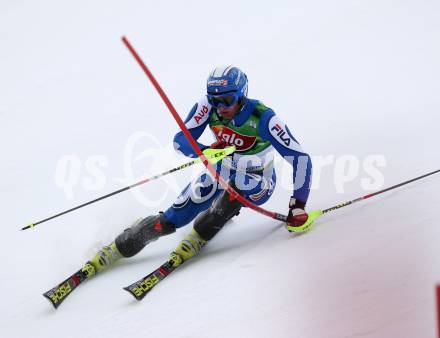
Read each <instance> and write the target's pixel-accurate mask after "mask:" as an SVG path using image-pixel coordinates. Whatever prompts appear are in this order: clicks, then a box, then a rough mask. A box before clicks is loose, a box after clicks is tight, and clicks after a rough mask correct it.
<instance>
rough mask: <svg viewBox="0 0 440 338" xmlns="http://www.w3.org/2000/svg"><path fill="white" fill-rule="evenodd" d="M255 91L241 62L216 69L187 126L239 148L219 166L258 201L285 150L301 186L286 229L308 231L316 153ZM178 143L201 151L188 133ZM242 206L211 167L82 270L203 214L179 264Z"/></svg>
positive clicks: (266, 194)
mask: <svg viewBox="0 0 440 338" xmlns="http://www.w3.org/2000/svg"><path fill="white" fill-rule="evenodd" d="M247 92H248V79H247V76H246V75H245V74H244V73H243V72H242V71H241V70H240V69H239V68H237V67H233V66H228V67H217V68H215V69H214V70H213V71H212V72H211V73H210V75H209V77H208V80H207V94H206V95H205V96H203V97H202V99H201V100H200V101H199V102H198V103H196V104H195V105H194V106H193V108H192V109H191V111H190V113H189V115H188V117H187V118H186V120H185V124H186V127H187V128H188V130H189V131H190V133H191V135H192V136H193V137H194V139H196V140H197V139H198V138H199V137H200V136H201V135H202V133H203V131H204V130H205V129H206V127H208V126H209V128H210V129H211V130H212V132H213V133H214V135H215V137H216V139H217V141H216V142H215V143H213V144H211V146H209V147H208V146H206V145H203V144H200V143H199V146H200V148H201V149H202V150H203V151H204V152H206V151H207V149H219V148H224V147H227V146H231V145H233V146H235V148H236V151H235V153H234V154H232V155H230V156H228V157H226V158H224V159H223V160H222V161H221V162H219V163H217V165H216V170H217V172H218V173H219V174H220V175H221V176H222V177H223V178H224V179H225V180H227V181H228V182H229V184H230V185H231V186H232V187H233V188H234V190H236V191H237V193H239V194H240V195H242V196H243V197H245V198H246V199H248V200H249V201H250V202H252V203H254V204H256V205H261V204H263V203H265V202H266V201H267V200H268V199H269V198H270V196H271V194H272V192H273V190H274V188H275V183H276V173H275V170H274V167H273V150H274V149H275V150H277V151H278V153H279V154H280V155H281V156H283V158H284V159H285V160H287V161H288V162H289V163H290V164H291V165H292V167H293V183H294V191H293V195H292V197H291V198H290V201H289V204H288V209H289V213H288V223H287V224H286V228H287V230H288V231H290V232H303V231H307V230H308V229H309V227H310V225H311V223H312V222H311V221H310V220H308V214H307V212H306V211H305V206H306V202H307V199H308V196H309V191H310V181H311V172H312V163H311V160H310V157H309V155H308V154H307V153H305V152H304V151H303V150H302V148H301V146H300V144H299V143H298V142H297V140H296V139H295V138H294V137H293V136H292V134H291V133H290V131H289V129H288V128H287V126H286V125H285V124H284V123H283V122H282V121H281V120H280V118H279V117H278V116H277V115H275V113H274V112H273V110H272V109H270V108H268V107H266V106H265V105H264V104H263V103H261V102H260V101H258V100H253V99H250V98H248V97H247ZM174 147H175V149H176V150H177V151H180V152H181V153H183V154H184V155H186V156H189V157H197V154H196V153H195V152H194V150H193V149H192V147H191V145H190V144H189V142H188V141H187V140H186V138H185V137H184V135H183V133H182V132H179V133H177V134H176V135H175V137H174ZM241 207H242V205H241V203H239V202H238V201H237V200H236V199H233V198H231V196H230V194H229V193H228V192H227V191H226V190H223V189H222V188H221V187H220V186H219V185H218V184H217V181H216V180H215V179H214V178H213V177H212V176H211V175H209V174H208V173H207V172H204V173H203V174H201V175H200V176H199V177H198V178H197V179H196V181H195V182H193V183H192V184H188V186H187V187H186V188H185V189H184V190H183V191H182V193H181V194H180V195H179V197H178V198H177V200H176V202H175V203H174V204H173V205H172V206H170V207H169V208H168V209H167V210H166V211H165V212H159V213H158V214H157V215H153V216H148V217H146V218H144V219H142V220H140V221H139V222H137V223H136V224H134V225H133V226H131V227H129V228H128V229H126V230H125V231H124V232H122V233H121V234H120V235H119V236H117V237H116V239H115V241H113V242H112V243H111V244H110V245H108V246H105V247H104V248H102V249H101V250H100V251H99V252H98V253H96V255H95V256H94V257H93V258H92V259H91V260H90V261H88V262H87V263H86V264H85V265H84V267H83V268H82V272H83V273H84V274H85V275H86V277H87V278H89V277H91V276H93V275H94V274H96V273H99V272H101V271H103V270H105V269H107V268H108V267H109V266H110V265H112V264H113V263H114V262H115V261H117V260H119V259H120V258H123V257H125V258H127V257H132V256H134V255H136V254H137V253H138V252H139V251H141V250H142V249H143V248H144V247H145V246H146V245H147V244H148V243H150V242H152V241H154V240H156V239H158V238H159V237H161V236H165V235H168V234H171V233H173V232H175V231H176V229H177V228H180V227H183V226H184V225H186V224H188V223H190V222H191V221H192V220H194V219H195V221H194V226H193V229H192V231H191V232H190V234H189V235H187V236H186V237H185V238H184V240H183V241H182V242H181V243H180V244H179V245H178V246H177V248H176V249H175V250H174V251H173V252H172V253H171V256H170V262H172V264H173V266H178V265H180V264H182V263H183V262H185V261H186V260H188V259H190V258H192V257H194V256H195V255H197V254H198V253H199V252H200V250H201V248H202V247H203V246H204V245H205V244H206V243H207V242H208V241H209V240H211V239H212V238H213V237H214V236H215V235H216V234H217V233H218V232H219V231H220V230H221V229H222V227H223V226H224V225H225V223H226V222H227V221H228V220H229V219H231V218H232V217H234V216H235V215H238V213H239V211H240V209H241ZM197 216H198V217H197ZM196 217H197V218H196Z"/></svg>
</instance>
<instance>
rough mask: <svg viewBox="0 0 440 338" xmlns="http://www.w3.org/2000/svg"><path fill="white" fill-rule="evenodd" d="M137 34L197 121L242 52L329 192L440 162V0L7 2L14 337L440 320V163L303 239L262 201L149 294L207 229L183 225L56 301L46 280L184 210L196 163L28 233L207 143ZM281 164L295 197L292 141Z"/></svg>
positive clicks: (315, 331) (376, 329)
mask: <svg viewBox="0 0 440 338" xmlns="http://www.w3.org/2000/svg"><path fill="white" fill-rule="evenodd" d="M123 34H125V35H127V37H128V38H130V40H131V42H132V43H133V44H134V46H135V47H136V48H137V49H138V51H139V53H140V54H141V55H142V56H143V57H144V59H145V61H146V63H147V64H148V65H149V66H150V68H151V70H152V71H153V72H154V73H155V74H156V76H157V78H158V80H159V81H160V83H161V84H162V85H163V87H164V89H165V90H166V92H167V93H168V95H169V96H170V98H171V100H172V102H173V103H174V105H175V106H176V108H177V110H178V111H179V113H180V114H181V116H182V117H183V118H184V117H185V116H186V114H187V112H188V111H189V109H190V108H191V107H192V105H193V104H194V102H196V101H197V100H198V99H199V98H200V97H201V96H202V95H203V93H204V89H205V79H206V77H207V75H208V73H209V71H210V70H211V69H212V68H213V67H214V66H215V65H219V64H220V65H221V64H235V65H238V66H239V67H241V68H242V69H243V70H244V71H245V72H246V73H247V75H248V78H249V81H250V85H249V96H250V97H252V98H256V99H260V100H261V101H263V102H264V103H265V104H266V105H268V106H270V107H271V108H273V109H274V110H275V112H276V113H277V114H279V116H280V117H281V118H282V119H283V120H285V121H286V123H287V124H288V125H289V127H290V128H291V130H292V132H293V134H294V135H295V137H296V138H297V139H298V140H299V141H300V142H301V143H302V145H303V146H304V149H305V150H307V151H308V152H309V153H310V154H311V155H312V156H313V157H314V159H315V161H314V163H315V168H316V171H315V176H314V187H313V191H312V193H311V196H310V200H309V203H308V208H309V210H311V209H321V208H326V207H330V206H333V205H335V204H338V203H341V202H343V201H346V200H349V199H352V198H356V197H358V196H361V195H364V194H367V193H370V192H372V191H374V190H377V189H380V188H382V187H386V186H390V185H393V184H396V183H399V182H401V181H403V180H406V179H410V178H412V177H415V176H418V175H421V174H424V173H426V172H428V171H431V170H435V169H438V168H439V167H440V156H439V144H440V142H439V135H438V128H439V122H440V118H439V114H440V96H439V92H440V63H439V60H440V45H439V34H440V3H439V2H438V1H415V0H408V1H391V0H370V1H363V0H358V1H349V0H345V1H343V0H336V1H325V0H312V1H271V2H264V1H232V0H225V1H221V2H212V1H211V2H209V1H208V2H207V1H191V0H189V1H174V2H170V1H162V2H159V1H114V0H111V1H82V0H80V1H74V2H66V1H47V0H42V1H29V0H28V1H3V2H1V3H0V41H1V45H0V74H1V75H0V126H1V133H0V147H1V167H0V177H1V181H0V199H1V200H0V208H1V222H2V226H1V228H0V229H1V236H0V238H1V250H0V255H1V262H2V269H1V271H0V281H1V284H0V285H1V288H0V292H1V302H0V310H1V316H0V336H1V337H45V338H47V337H60V336H62V337H94V338H95V337H106V338H109V337H126V338H129V337H130V338H131V337H182V338H183V337H188V338H189V337H204V338H205V337H206V338H215V337H219V338H220V337H222V338H223V337H237V338H238V337H240V338H243V337H252V338H259V337H268V336H270V337H277V338H287V337H289V338H290V337H301V338H324V337H325V338H342V337H347V338H348V337H368V338H391V337H398V338H432V337H434V336H435V332H436V326H435V325H436V323H435V304H434V286H435V284H436V283H437V282H439V281H440V254H439V248H440V245H439V243H440V227H439V223H440V216H439V213H438V209H437V208H438V207H439V202H440V197H439V196H440V175H437V176H432V177H430V178H427V179H425V180H423V181H419V182H417V183H414V184H411V185H407V186H405V187H403V188H401V189H398V190H395V191H393V192H391V193H387V194H383V195H381V196H378V197H375V198H373V199H371V200H368V201H365V202H362V203H359V204H356V205H354V206H351V207H346V208H343V209H341V210H339V211H335V212H333V213H331V214H329V215H327V216H325V217H322V218H321V219H319V221H318V222H317V223H316V224H315V227H314V228H313V229H312V231H310V232H309V233H307V234H305V235H301V236H295V235H293V234H289V233H288V232H287V231H286V230H285V229H284V228H283V227H282V225H281V224H279V223H277V222H275V221H273V220H271V219H269V218H267V217H265V216H262V215H259V214H256V213H255V212H253V211H250V210H243V211H242V212H241V214H240V216H238V217H236V218H234V219H233V221H231V222H230V223H229V224H228V225H227V226H226V227H225V228H224V230H222V232H221V233H219V234H218V236H217V237H215V238H214V239H213V240H212V241H211V242H210V243H209V244H208V245H207V246H206V248H205V250H204V252H203V253H202V254H201V255H200V256H199V257H198V258H196V259H194V260H193V261H192V262H190V263H188V264H187V265H186V266H182V268H181V269H179V270H177V271H176V272H175V273H174V274H173V275H171V276H170V277H169V278H168V279H167V280H165V281H164V282H163V283H162V284H160V285H159V286H157V288H156V289H154V290H153V291H152V292H151V293H150V294H149V295H148V296H147V297H146V298H145V299H144V300H143V301H142V302H136V301H135V300H134V299H133V298H132V297H131V296H130V295H129V294H128V293H126V292H125V291H123V290H122V287H123V286H126V285H128V284H130V283H132V282H134V281H135V280H137V279H139V278H140V277H142V276H144V275H146V274H147V273H149V272H150V271H151V270H153V269H154V268H156V267H157V266H159V265H160V264H161V263H163V262H164V261H165V260H166V258H167V257H168V254H169V253H170V252H171V251H172V250H173V249H174V247H175V246H176V245H177V243H178V242H179V240H180V239H182V238H183V237H184V236H185V235H186V234H187V233H188V232H189V230H190V229H191V226H188V227H185V228H182V229H180V230H179V231H177V232H176V233H175V234H173V235H170V236H168V237H165V238H162V239H160V240H159V241H157V242H155V243H153V244H151V245H149V246H148V247H147V248H145V249H144V250H143V251H142V252H141V253H140V254H139V255H137V256H136V257H134V258H132V259H129V260H125V261H123V262H121V264H118V266H116V267H115V268H114V269H111V270H110V271H108V272H106V273H104V274H102V275H100V276H97V277H96V278H95V279H94V280H92V281H90V282H87V283H86V284H84V285H81V286H80V287H79V288H78V289H77V290H76V291H75V292H74V293H73V294H72V295H71V296H69V298H67V300H66V301H65V302H64V303H63V304H62V305H61V307H60V308H59V309H58V310H57V311H55V310H54V309H53V308H52V306H51V305H50V304H49V303H48V302H47V300H46V299H44V298H43V297H42V296H41V294H42V293H43V292H45V291H47V290H48V289H50V288H51V287H53V286H55V285H56V284H57V283H59V282H61V281H62V280H63V279H64V278H66V277H67V276H69V275H70V274H71V273H73V272H74V271H76V270H77V269H78V268H79V267H80V266H81V265H82V264H83V263H84V262H85V261H87V260H88V259H90V257H91V256H92V255H93V254H94V253H95V252H96V250H98V249H99V248H100V247H101V246H102V245H106V244H108V243H109V242H110V241H112V240H113V239H114V237H115V236H116V235H117V234H119V232H120V231H122V229H124V228H125V227H127V226H129V225H130V224H131V223H132V222H134V221H135V220H136V219H138V218H139V217H145V216H147V215H151V214H154V213H156V212H157V211H158V210H164V209H165V208H167V207H168V206H169V205H170V204H171V203H172V202H173V200H174V199H175V197H176V196H177V195H178V193H179V191H180V190H181V189H182V188H183V187H184V186H185V185H186V183H187V182H188V181H189V180H190V179H191V177H193V176H194V175H195V172H194V171H192V170H186V171H185V172H179V173H176V174H174V175H173V176H171V177H168V178H166V179H162V180H159V181H155V182H151V183H149V184H147V185H145V186H143V187H140V188H138V189H136V190H135V191H133V192H128V193H123V194H120V195H117V196H115V197H112V198H109V199H107V200H105V201H103V202H100V203H97V204H95V205H93V206H89V207H86V208H84V209H81V210H79V211H76V212H74V213H71V214H69V215H66V216H63V217H60V218H58V219H56V220H53V221H50V222H47V223H44V224H41V225H39V226H38V227H36V228H35V230H34V231H30V230H28V231H19V229H20V228H21V227H23V226H25V225H26V224H27V223H28V222H30V221H34V222H35V221H38V220H40V219H42V218H45V217H47V216H50V215H51V214H53V213H56V212H59V211H62V210H64V209H67V208H70V207H72V206H75V205H77V204H80V203H82V202H85V201H87V200H90V199H92V198H95V197H97V196H99V195H102V194H105V193H107V192H110V191H112V190H115V189H118V188H120V187H122V186H124V185H126V184H129V183H132V182H134V181H135V180H136V179H140V178H141V177H145V176H148V175H151V174H153V173H157V172H160V171H163V170H166V169H168V168H171V167H172V166H173V165H175V164H178V163H184V162H185V161H186V159H184V158H182V157H179V156H177V155H176V154H175V153H174V152H173V150H172V144H171V140H172V137H173V135H174V133H175V132H177V126H176V124H175V122H174V121H173V119H172V118H171V115H170V114H169V112H168V111H167V109H166V107H165V106H164V104H163V103H162V101H161V99H160V98H159V96H158V95H157V94H156V92H155V91H154V89H153V88H152V86H151V85H150V84H149V83H148V81H147V79H146V78H145V75H144V74H143V73H142V72H141V70H140V69H139V67H138V65H137V64H136V63H135V62H134V60H133V59H132V57H131V55H130V54H129V53H128V51H127V50H126V48H125V47H124V46H123V44H122V43H121V41H120V37H121V36H122V35H123ZM203 140H204V141H205V142H210V141H212V137H211V135H210V134H209V133H207V134H206V135H204V136H203ZM372 156H375V157H372ZM372 158H373V161H372V162H368V161H371V159H372ZM323 159H326V160H327V165H326V166H322V165H319V163H324V162H325V161H323ZM368 163H370V166H369V165H368ZM357 164H358V166H357ZM371 164H372V165H371ZM277 167H278V169H279V176H280V179H279V182H278V187H277V190H276V192H275V194H274V196H273V197H272V199H271V200H270V201H269V202H268V203H267V204H266V205H265V207H266V208H268V209H271V210H276V211H278V212H283V213H286V212H287V204H288V199H289V196H290V187H289V186H288V182H287V181H285V182H284V183H283V182H282V180H281V177H282V176H285V177H289V175H290V172H289V171H288V170H289V169H288V168H285V167H283V166H282V160H281V159H278V164H277ZM371 167H374V168H375V169H376V170H375V171H374V170H373V171H371V170H369V169H368V168H370V169H371ZM319 168H321V169H319ZM201 170H202V168H201V167H200V166H199V167H197V171H201ZM373 172H375V175H371V174H372V173H373ZM378 173H379V175H377V174H378ZM381 178H383V180H382V181H381Z"/></svg>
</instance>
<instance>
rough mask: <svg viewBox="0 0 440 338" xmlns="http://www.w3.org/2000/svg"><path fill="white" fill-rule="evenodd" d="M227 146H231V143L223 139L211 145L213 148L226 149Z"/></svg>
mask: <svg viewBox="0 0 440 338" xmlns="http://www.w3.org/2000/svg"><path fill="white" fill-rule="evenodd" d="M227 146H229V143H228V142H226V141H225V140H223V139H221V140H217V141H215V142H214V143H213V144H211V145H210V146H209V148H211V149H224V148H226V147H227Z"/></svg>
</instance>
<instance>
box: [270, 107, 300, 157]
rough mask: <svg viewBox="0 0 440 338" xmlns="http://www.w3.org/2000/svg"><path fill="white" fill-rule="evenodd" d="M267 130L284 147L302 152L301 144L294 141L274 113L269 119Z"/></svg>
mask: <svg viewBox="0 0 440 338" xmlns="http://www.w3.org/2000/svg"><path fill="white" fill-rule="evenodd" d="M269 132H270V134H271V135H272V136H273V138H274V139H275V140H276V141H277V142H278V143H280V144H282V145H283V146H284V147H286V148H288V149H291V150H295V151H299V152H304V151H303V150H302V148H301V145H300V144H299V143H298V142H296V140H295V139H294V138H293V136H292V135H291V134H290V132H289V130H288V129H287V127H286V125H285V124H284V123H283V122H282V121H281V120H280V119H279V118H278V116H276V115H274V116H272V117H271V118H270V120H269Z"/></svg>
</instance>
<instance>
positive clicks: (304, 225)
mask: <svg viewBox="0 0 440 338" xmlns="http://www.w3.org/2000/svg"><path fill="white" fill-rule="evenodd" d="M305 207H306V204H305V203H304V202H302V201H299V200H297V199H295V198H293V197H291V198H290V201H289V214H288V215H287V222H286V228H287V230H288V231H289V232H305V231H308V230H309V229H310V226H311V225H312V223H313V220H311V219H310V220H309V215H308V214H307V212H306V211H305Z"/></svg>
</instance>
